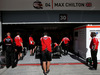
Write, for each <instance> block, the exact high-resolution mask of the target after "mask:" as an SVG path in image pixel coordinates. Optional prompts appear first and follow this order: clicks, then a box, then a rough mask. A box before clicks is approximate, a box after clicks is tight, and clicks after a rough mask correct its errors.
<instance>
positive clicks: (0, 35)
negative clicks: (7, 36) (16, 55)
mask: <svg viewBox="0 0 100 75" xmlns="http://www.w3.org/2000/svg"><path fill="white" fill-rule="evenodd" d="M1 40H2V25H1V12H0V42H1ZM0 50H1V46H0Z"/></svg>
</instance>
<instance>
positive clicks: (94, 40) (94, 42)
mask: <svg viewBox="0 0 100 75" xmlns="http://www.w3.org/2000/svg"><path fill="white" fill-rule="evenodd" d="M94 45H96V47H95V50H98V45H99V41H98V39H97V38H95V37H94V38H92V40H91V43H90V49H93V46H94Z"/></svg>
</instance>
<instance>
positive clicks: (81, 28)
mask: <svg viewBox="0 0 100 75" xmlns="http://www.w3.org/2000/svg"><path fill="white" fill-rule="evenodd" d="M84 28H100V26H83V27H79V28H75V29H74V30H79V29H84Z"/></svg>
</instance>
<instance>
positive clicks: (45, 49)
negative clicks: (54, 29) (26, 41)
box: [40, 33, 52, 75]
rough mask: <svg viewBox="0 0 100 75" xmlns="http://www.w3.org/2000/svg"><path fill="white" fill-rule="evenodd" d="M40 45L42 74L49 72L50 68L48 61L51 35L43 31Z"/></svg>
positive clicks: (49, 59) (49, 58)
mask: <svg viewBox="0 0 100 75" xmlns="http://www.w3.org/2000/svg"><path fill="white" fill-rule="evenodd" d="M40 40H41V45H42V61H43V69H44V75H47V73H49V71H50V69H49V67H50V61H51V60H52V59H51V52H52V50H51V37H50V36H47V33H44V36H43V37H41V39H40Z"/></svg>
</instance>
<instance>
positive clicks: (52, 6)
mask: <svg viewBox="0 0 100 75" xmlns="http://www.w3.org/2000/svg"><path fill="white" fill-rule="evenodd" d="M52 9H53V0H52Z"/></svg>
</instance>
